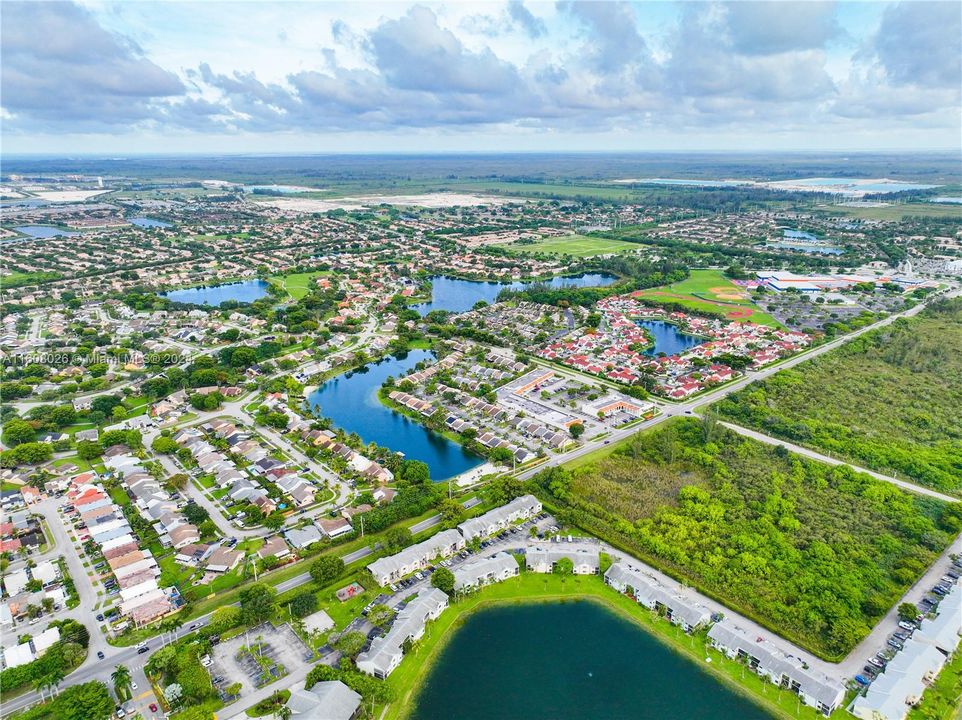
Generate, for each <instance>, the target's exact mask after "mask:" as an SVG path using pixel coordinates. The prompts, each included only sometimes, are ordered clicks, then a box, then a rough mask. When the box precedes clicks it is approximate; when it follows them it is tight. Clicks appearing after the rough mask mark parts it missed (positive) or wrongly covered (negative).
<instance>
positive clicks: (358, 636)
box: [333, 631, 367, 660]
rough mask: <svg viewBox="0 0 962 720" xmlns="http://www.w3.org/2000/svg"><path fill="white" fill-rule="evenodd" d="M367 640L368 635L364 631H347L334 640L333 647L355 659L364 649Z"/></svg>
mask: <svg viewBox="0 0 962 720" xmlns="http://www.w3.org/2000/svg"><path fill="white" fill-rule="evenodd" d="M366 642H367V636H366V635H365V634H364V633H362V632H356V631H353V632H346V633H343V634H342V635H341V636H340V637H339V638H338V639H337V640H335V641H334V643H333V647H334V649H335V650H337V651H338V652H340V653H341V655H344V656H345V657H349V658H351V659H352V660H353V659H354V658H355V657H356V656H357V654H358V653H359V652H361V650H362V649H364V644H365V643H366Z"/></svg>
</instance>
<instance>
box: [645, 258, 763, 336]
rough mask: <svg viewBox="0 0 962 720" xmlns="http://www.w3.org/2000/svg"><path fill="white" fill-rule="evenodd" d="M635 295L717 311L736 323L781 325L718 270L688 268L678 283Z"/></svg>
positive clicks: (656, 301) (700, 309) (715, 312)
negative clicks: (687, 271)
mask: <svg viewBox="0 0 962 720" xmlns="http://www.w3.org/2000/svg"><path fill="white" fill-rule="evenodd" d="M637 296H638V297H639V298H642V299H644V300H649V301H651V302H655V303H658V302H664V303H677V304H679V305H682V306H683V307H686V308H690V309H691V310H693V311H695V312H699V311H700V312H708V313H712V314H716V315H717V314H721V315H724V316H725V317H727V318H728V319H729V320H736V321H738V322H754V323H758V324H759V325H771V326H772V327H781V323H779V322H778V321H777V320H776V319H775V318H773V317H772V316H771V315H769V314H768V313H766V312H763V311H762V310H760V309H759V308H758V306H757V305H756V304H755V303H754V302H752V300H751V298H750V297H749V295H748V293H747V292H746V291H745V289H744V288H740V287H738V286H737V285H735V284H734V283H733V282H732V281H731V280H729V279H728V278H727V277H725V274H724V273H723V272H722V271H721V270H692V271H691V274H690V275H689V277H688V278H687V279H685V280H682V281H681V282H677V283H674V284H672V285H662V286H661V287H656V288H650V289H648V290H642V291H640V292H639V293H637Z"/></svg>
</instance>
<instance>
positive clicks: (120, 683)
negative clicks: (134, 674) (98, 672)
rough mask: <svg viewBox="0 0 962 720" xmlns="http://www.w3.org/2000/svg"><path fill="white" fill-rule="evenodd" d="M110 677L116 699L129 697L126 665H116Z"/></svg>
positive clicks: (128, 678)
mask: <svg viewBox="0 0 962 720" xmlns="http://www.w3.org/2000/svg"><path fill="white" fill-rule="evenodd" d="M110 679H111V681H112V682H113V684H114V693H116V695H117V699H118V700H120V699H121V697H122V698H123V699H125V700H126V699H127V698H128V697H129V691H130V682H131V680H130V670H128V669H127V666H126V665H117V666H116V667H115V668H114V671H113V672H112V673H110Z"/></svg>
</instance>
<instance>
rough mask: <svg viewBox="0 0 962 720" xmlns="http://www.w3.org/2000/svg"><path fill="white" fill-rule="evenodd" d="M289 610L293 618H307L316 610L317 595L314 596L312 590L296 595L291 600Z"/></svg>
mask: <svg viewBox="0 0 962 720" xmlns="http://www.w3.org/2000/svg"><path fill="white" fill-rule="evenodd" d="M290 608H291V615H293V616H294V617H298V618H302V617H307V616H308V615H310V614H311V613H312V612H314V611H315V610H317V595H315V594H314V591H313V590H306V591H304V592H302V593H298V594H297V595H295V596H294V597H293V598H291V602H290Z"/></svg>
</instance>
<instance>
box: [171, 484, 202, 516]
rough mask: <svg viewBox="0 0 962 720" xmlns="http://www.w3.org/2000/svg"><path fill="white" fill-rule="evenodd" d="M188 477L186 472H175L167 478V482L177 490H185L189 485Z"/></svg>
mask: <svg viewBox="0 0 962 720" xmlns="http://www.w3.org/2000/svg"><path fill="white" fill-rule="evenodd" d="M188 479H189V478H188V477H187V475H185V474H184V473H174V474H173V475H171V476H170V477H169V478H167V484H168V485H170V486H171V487H172V488H174V489H175V490H183V489H184V488H185V487H187V481H188ZM201 522H203V520H201Z"/></svg>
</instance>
